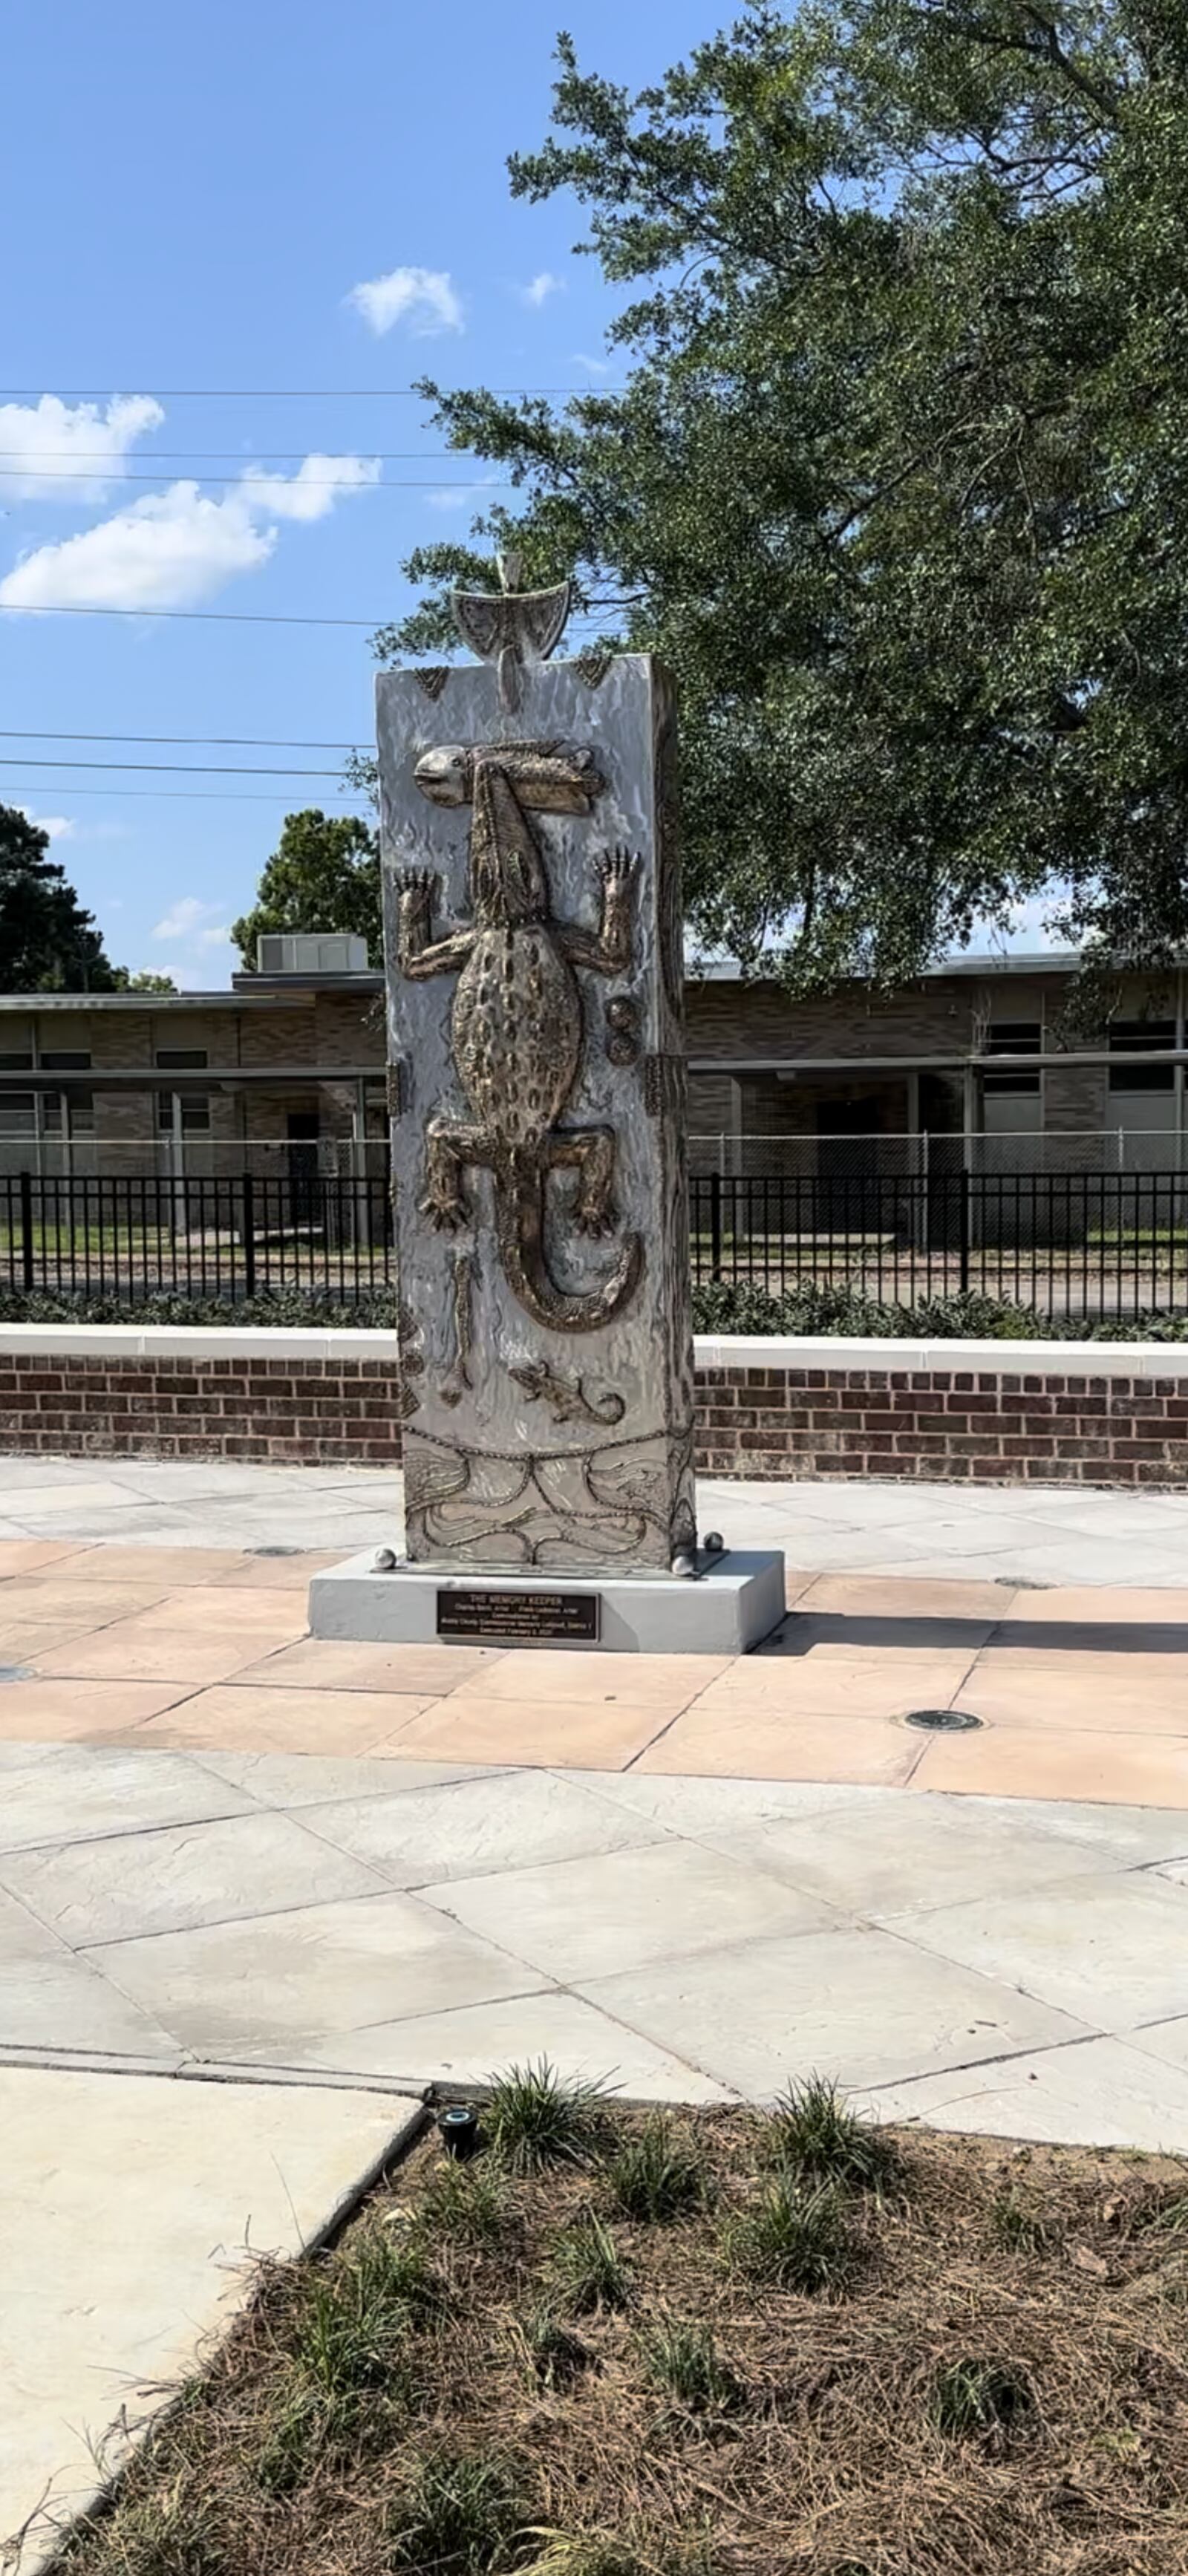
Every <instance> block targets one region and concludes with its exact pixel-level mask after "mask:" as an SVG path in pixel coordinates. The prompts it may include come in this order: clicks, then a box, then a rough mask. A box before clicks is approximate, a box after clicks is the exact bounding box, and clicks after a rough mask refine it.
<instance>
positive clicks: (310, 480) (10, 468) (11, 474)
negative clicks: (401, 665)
mask: <svg viewBox="0 0 1188 2576" xmlns="http://www.w3.org/2000/svg"><path fill="white" fill-rule="evenodd" d="M164 479H165V478H164V477H162V476H161V475H160V474H125V472H124V471H123V468H122V467H121V466H113V467H112V468H111V470H110V472H105V471H104V470H103V469H102V468H101V467H98V466H97V467H96V468H95V470H94V472H93V473H90V474H84V473H81V472H76V471H75V469H74V467H73V466H70V467H69V468H67V469H65V470H64V471H63V472H61V473H58V472H57V471H56V470H54V469H53V468H51V467H49V466H42V465H0V481H2V482H5V483H160V482H161V481H162V480H164ZM255 479H256V478H255V477H254V476H252V475H250V474H248V475H242V474H236V475H231V476H228V475H226V474H179V475H176V476H175V477H174V480H175V481H176V482H179V483H226V482H228V481H230V482H232V483H233V484H234V483H245V484H246V486H247V488H248V490H249V491H250V489H251V486H252V483H253V481H254V480H255ZM282 479H283V478H282V477H281V476H279V475H278V476H270V477H265V476H263V475H261V476H260V477H259V480H260V481H261V482H263V481H265V480H269V481H277V482H279V481H281V480H282ZM290 479H291V483H292V488H293V490H294V491H300V492H428V491H433V492H475V491H483V492H496V491H498V492H511V491H514V489H515V486H514V484H511V483H494V482H492V481H491V479H490V478H489V477H488V476H487V475H485V474H484V475H480V476H479V477H478V479H477V481H476V480H474V479H473V478H472V477H471V476H469V475H467V476H466V477H465V479H464V478H463V477H462V476H461V475H460V474H455V475H452V476H450V475H447V476H445V477H444V479H443V477H442V476H441V475H440V474H416V475H408V474H393V475H390V476H389V478H388V481H387V482H386V483H361V482H360V481H359V479H358V476H357V475H354V474H306V475H303V476H302V477H301V478H300V479H298V477H297V476H296V475H294V476H292V477H291V478H290Z"/></svg>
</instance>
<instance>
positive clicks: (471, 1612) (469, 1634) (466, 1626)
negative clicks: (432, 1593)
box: [437, 1589, 600, 1646]
mask: <svg viewBox="0 0 1188 2576" xmlns="http://www.w3.org/2000/svg"><path fill="white" fill-rule="evenodd" d="M599 1608H600V1603H599V1597H598V1594H597V1593H596V1592H488V1591H482V1592H478V1591H471V1590H469V1589H464V1590H456V1591H449V1592H439V1593H438V1596H437V1633H438V1636H439V1637H450V1638H452V1639H453V1640H454V1641H455V1643H457V1642H458V1640H460V1639H465V1640H467V1641H468V1642H469V1643H471V1644H473V1643H475V1642H476V1641H477V1642H478V1643H481V1644H488V1645H495V1644H499V1645H513V1646H526V1645H527V1646H530V1645H551V1646H555V1645H556V1644H557V1643H558V1641H560V1642H561V1643H562V1644H563V1645H564V1644H572V1645H583V1646H591V1645H597V1642H598V1613H599Z"/></svg>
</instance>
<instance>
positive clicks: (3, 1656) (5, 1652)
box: [0, 1617, 102, 1664]
mask: <svg viewBox="0 0 1188 2576" xmlns="http://www.w3.org/2000/svg"><path fill="white" fill-rule="evenodd" d="M101 1634H102V1630H101V1629H97V1628H96V1625H95V1620H94V1618H93V1617H92V1618H90V1619H88V1618H85V1617H84V1618H79V1619H0V1664H27V1663H29V1662H30V1661H31V1660H32V1658H33V1656H34V1655H38V1654H48V1653H49V1651H50V1648H51V1647H52V1646H68V1645H70V1644H71V1643H72V1642H73V1640H74V1638H75V1637H93V1636H97V1635H101Z"/></svg>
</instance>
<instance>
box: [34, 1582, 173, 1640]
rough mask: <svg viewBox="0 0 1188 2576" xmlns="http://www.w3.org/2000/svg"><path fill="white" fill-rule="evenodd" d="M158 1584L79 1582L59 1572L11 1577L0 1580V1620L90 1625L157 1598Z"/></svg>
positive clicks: (127, 1615) (145, 1606) (128, 1613)
mask: <svg viewBox="0 0 1188 2576" xmlns="http://www.w3.org/2000/svg"><path fill="white" fill-rule="evenodd" d="M163 1592H164V1586H163V1585H162V1584H160V1583H98V1582H90V1583H80V1582H75V1581H74V1580H73V1579H72V1578H68V1575H67V1573H66V1571H65V1570H64V1571H63V1573H62V1574H61V1575H55V1574H52V1573H51V1574H47V1575H46V1576H45V1577H44V1579H43V1578H42V1577H40V1576H38V1575H27V1576H15V1577H10V1578H9V1579H8V1580H6V1581H0V1619H82V1620H86V1621H87V1622H88V1623H89V1625H90V1626H91V1627H92V1628H101V1627H106V1625H107V1623H108V1621H109V1620H110V1619H130V1618H131V1617H132V1616H133V1613H134V1612H135V1611H137V1610H151V1609H152V1608H153V1605H154V1603H155V1602H158V1601H160V1599H161V1598H162V1595H163Z"/></svg>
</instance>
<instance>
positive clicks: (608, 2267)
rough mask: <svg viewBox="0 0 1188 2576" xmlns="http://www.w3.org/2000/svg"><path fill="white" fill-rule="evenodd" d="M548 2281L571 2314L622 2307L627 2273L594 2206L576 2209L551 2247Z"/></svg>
mask: <svg viewBox="0 0 1188 2576" xmlns="http://www.w3.org/2000/svg"><path fill="white" fill-rule="evenodd" d="M550 2273H551V2278H552V2284H553V2288H554V2291H555V2293H556V2296H557V2298H558V2300H559V2302H560V2304H561V2305H562V2306H563V2307H565V2308H567V2309H568V2310H569V2311H570V2313H571V2314H572V2315H574V2316H579V2317H582V2316H590V2315H593V2314H595V2313H596V2312H597V2310H598V2309H600V2308H625V2307H626V2306H627V2303H628V2301H629V2299H630V2297H631V2275H630V2271H629V2269H628V2266H627V2264H626V2263H625V2262H624V2260H623V2257H622V2255H621V2254H620V2252H619V2249H618V2246H617V2245H616V2243H615V2240H614V2237H613V2236H612V2234H611V2231H610V2229H609V2227H608V2226H607V2225H606V2222H605V2220H604V2219H601V2218H600V2217H599V2215H598V2212H597V2210H595V2209H580V2210H579V2211H578V2213H577V2215H576V2217H575V2218H573V2219H571V2221H570V2223H569V2226H568V2227H566V2228H564V2229H563V2230H562V2232H561V2234H560V2235H559V2236H558V2238H557V2240H556V2243H555V2245H554V2247H553V2259H552V2263H551V2265H550Z"/></svg>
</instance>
